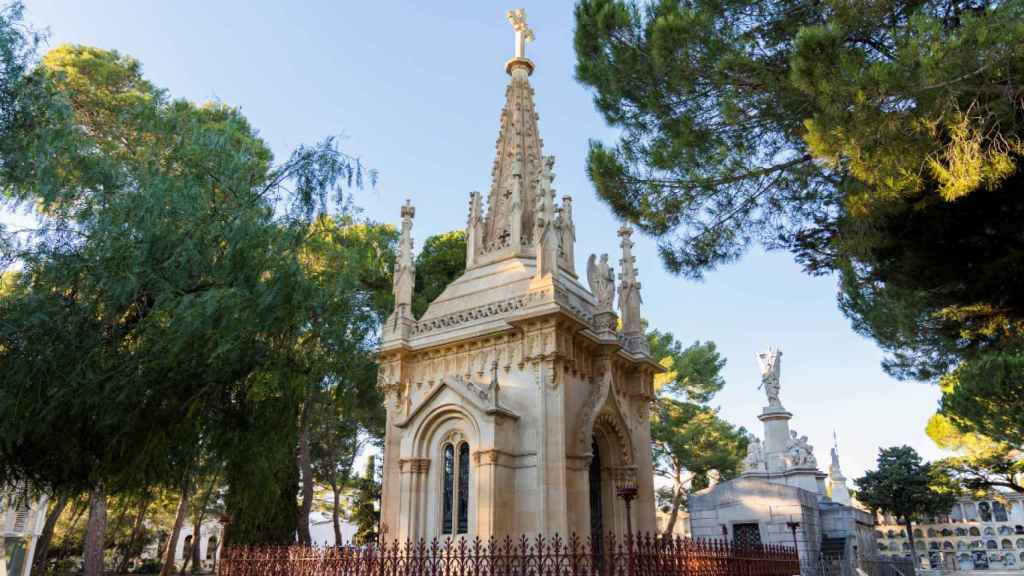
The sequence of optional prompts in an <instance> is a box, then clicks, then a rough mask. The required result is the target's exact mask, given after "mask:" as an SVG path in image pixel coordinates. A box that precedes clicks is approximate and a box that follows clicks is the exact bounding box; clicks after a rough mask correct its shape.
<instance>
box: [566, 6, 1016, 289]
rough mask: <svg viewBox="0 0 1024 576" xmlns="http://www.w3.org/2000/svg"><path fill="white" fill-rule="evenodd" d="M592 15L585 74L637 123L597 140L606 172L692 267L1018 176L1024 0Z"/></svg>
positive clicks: (597, 164)
mask: <svg viewBox="0 0 1024 576" xmlns="http://www.w3.org/2000/svg"><path fill="white" fill-rule="evenodd" d="M575 14H576V23H577V27H576V34H575V46H576V53H577V68H576V73H577V77H578V78H579V80H580V81H581V82H583V83H584V84H586V85H588V86H590V87H591V88H593V89H594V91H595V103H596V104H597V107H598V109H599V110H600V111H601V112H602V113H603V114H604V116H605V119H606V120H607V121H608V122H609V123H610V124H612V125H614V126H616V127H619V128H621V129H622V131H623V134H622V136H621V138H620V140H619V142H618V144H617V145H616V146H615V147H614V148H609V147H607V146H604V145H602V144H599V143H596V142H595V143H593V145H592V146H591V152H590V157H589V161H588V169H589V172H590V175H591V177H592V179H593V180H594V183H595V185H596V186H597V189H598V193H599V194H600V196H601V197H602V198H603V199H605V200H606V201H607V202H608V203H609V205H610V206H612V208H613V209H614V210H615V212H616V213H617V214H618V215H620V216H622V217H625V218H627V219H629V220H630V221H633V222H635V223H637V224H638V225H639V226H640V227H641V228H643V229H644V230H645V231H647V232H650V233H652V234H654V235H656V236H659V237H662V238H663V240H664V242H663V243H662V249H663V256H664V258H665V260H666V263H667V265H668V266H669V268H670V269H672V270H674V271H676V272H682V273H684V274H688V275H693V276H699V275H700V274H701V273H702V271H704V270H707V269H709V268H713V267H714V266H716V265H717V264H720V263H722V262H728V261H730V260H731V259H734V258H736V257H738V256H739V255H740V254H742V252H743V251H744V250H745V249H746V248H747V246H748V245H749V244H750V242H751V241H754V240H760V241H761V242H763V243H765V244H767V245H769V246H780V245H781V246H787V247H794V248H796V247H798V246H801V243H802V242H805V241H809V240H811V239H812V238H811V237H812V236H814V235H816V234H819V233H823V234H827V235H831V234H833V233H834V232H835V230H834V228H835V225H836V224H837V222H838V221H839V219H840V218H841V217H842V216H843V215H844V214H848V213H853V214H858V213H861V212H863V211H867V210H874V209H876V207H877V206H878V205H880V204H881V205H884V204H885V203H886V202H887V201H889V200H892V199H902V198H907V197H913V196H916V195H918V194H921V193H923V192H927V193H928V194H929V195H931V196H932V201H942V200H954V199H956V198H959V197H962V196H964V195H966V194H969V193H971V192H974V191H976V190H984V189H991V188H995V187H998V186H1000V185H1001V183H1002V180H1003V179H1004V178H1006V177H1007V176H1009V175H1010V174H1012V173H1014V171H1015V170H1016V161H1017V160H1016V157H1017V156H1019V155H1020V154H1021V150H1022V149H1021V140H1020V135H1019V132H1017V130H1019V129H1018V128H1017V127H1016V123H1015V122H1013V119H1014V118H1016V117H1017V114H1019V110H1020V109H1019V87H1018V86H1017V85H1016V84H1015V81H1014V78H1015V77H1016V76H1017V75H1018V74H1019V73H1020V72H1021V66H1022V64H1021V62H1022V59H1021V56H1022V53H1024V43H1022V42H1021V39H1022V38H1024V25H1022V24H1021V22H1022V21H1024V18H1022V16H1024V4H1022V3H1021V2H1018V1H1014V2H971V3H967V2H884V3H875V4H873V5H870V6H862V5H860V4H851V3H844V2H811V1H800V2H759V1H753V0H748V1H741V2H697V3H691V2H678V1H673V0H663V1H660V2H653V3H649V4H647V3H643V4H642V3H638V2H632V1H623V0H581V1H579V2H578V3H577V5H576V12H575ZM820 240H821V239H819V240H816V241H815V243H814V247H815V248H819V249H828V248H829V246H828V242H821V241H820ZM803 249H806V253H805V256H808V257H809V258H811V259H812V260H815V259H816V258H815V254H813V251H811V250H810V247H806V246H805V247H803Z"/></svg>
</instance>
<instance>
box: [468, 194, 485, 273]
mask: <svg viewBox="0 0 1024 576" xmlns="http://www.w3.org/2000/svg"><path fill="white" fill-rule="evenodd" d="M482 236H483V214H482V213H481V208H480V193H479V192H477V191H475V190H474V191H473V192H470V193H469V218H468V219H467V222H466V268H472V267H473V266H475V265H476V255H477V254H479V253H480V243H481V241H482V240H483V238H482Z"/></svg>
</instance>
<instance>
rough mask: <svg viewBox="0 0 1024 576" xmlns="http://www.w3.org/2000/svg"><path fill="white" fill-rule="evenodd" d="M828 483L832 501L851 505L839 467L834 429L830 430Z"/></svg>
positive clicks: (848, 492) (848, 491) (837, 442)
mask: <svg viewBox="0 0 1024 576" xmlns="http://www.w3.org/2000/svg"><path fill="white" fill-rule="evenodd" d="M828 485H829V492H830V493H831V495H832V501H833V502H836V503H839V504H844V505H846V506H850V505H851V504H850V503H851V499H850V489H849V488H847V486H846V477H845V476H843V471H842V470H841V469H840V468H839V440H838V439H837V438H836V433H835V431H833V432H832V463H831V464H830V465H829V467H828Z"/></svg>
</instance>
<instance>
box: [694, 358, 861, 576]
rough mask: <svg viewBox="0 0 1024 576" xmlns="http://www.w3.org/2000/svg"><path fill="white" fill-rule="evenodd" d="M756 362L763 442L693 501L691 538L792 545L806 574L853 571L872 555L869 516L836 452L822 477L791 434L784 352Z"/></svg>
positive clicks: (800, 439)
mask: <svg viewBox="0 0 1024 576" xmlns="http://www.w3.org/2000/svg"><path fill="white" fill-rule="evenodd" d="M758 360H759V361H760V363H761V383H762V386H763V387H764V388H765V391H766V393H767V396H768V406H765V407H764V408H763V409H762V412H761V414H759V415H758V419H760V420H761V422H762V423H763V424H764V442H763V443H762V441H761V440H760V439H758V438H757V437H753V436H752V437H751V439H750V444H749V445H748V448H747V456H746V458H745V459H744V462H743V473H742V474H740V476H739V477H738V478H736V479H734V480H730V481H728V482H723V483H720V484H717V485H715V486H712V487H710V488H707V489H705V490H702V491H700V492H697V493H695V494H693V495H691V496H690V498H689V500H688V508H689V512H690V530H691V533H692V535H693V537H695V538H724V539H730V540H732V541H733V543H735V544H737V545H739V546H745V547H746V546H749V547H756V546H758V545H761V544H781V545H788V546H795V547H796V548H797V551H798V552H799V554H800V566H801V571H802V572H803V574H805V575H811V576H813V575H815V574H819V573H827V574H840V573H841V574H853V569H854V567H855V566H856V562H857V559H858V558H862V559H863V558H868V559H874V558H877V544H876V539H875V532H874V517H873V516H872V515H871V514H870V513H868V512H865V511H864V510H861V509H860V508H856V507H854V506H853V505H852V502H851V498H850V491H849V489H848V488H847V486H846V478H845V477H844V476H843V472H842V470H841V469H840V467H839V452H838V447H833V448H832V453H831V456H832V462H831V466H830V467H829V473H828V474H825V473H824V472H822V471H821V470H819V469H818V461H817V459H816V458H815V457H814V449H813V447H812V446H810V445H809V444H808V442H807V437H806V436H800V435H799V434H797V432H796V430H791V429H790V427H789V420H790V419H791V418H792V417H793V414H792V413H790V412H789V411H787V410H786V409H785V408H784V407H783V406H782V402H781V401H780V399H779V391H780V388H781V386H780V380H779V372H780V369H781V360H782V352H780V351H778V350H774V349H772V350H769V351H768V352H763V353H761V354H759V355H758Z"/></svg>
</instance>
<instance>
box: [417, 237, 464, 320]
mask: <svg viewBox="0 0 1024 576" xmlns="http://www.w3.org/2000/svg"><path fill="white" fill-rule="evenodd" d="M465 271H466V233H465V232H464V231H462V230H453V231H451V232H445V233H443V234H437V235H435V236H431V237H429V238H427V240H426V241H425V242H424V243H423V249H422V250H420V253H419V254H418V255H417V256H416V285H415V289H414V291H413V297H412V313H413V315H414V316H415V317H417V318H419V317H420V316H422V315H423V313H424V312H426V311H427V306H429V305H430V303H431V302H433V301H434V299H435V298H437V297H438V296H440V295H441V292H443V291H444V289H445V288H446V287H447V286H448V285H449V284H451V283H452V281H453V280H455V279H456V278H458V277H459V276H461V275H462V273H463V272H465Z"/></svg>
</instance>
